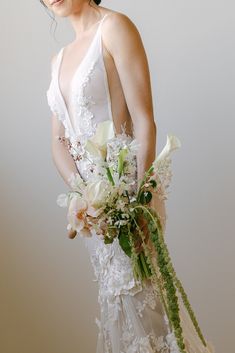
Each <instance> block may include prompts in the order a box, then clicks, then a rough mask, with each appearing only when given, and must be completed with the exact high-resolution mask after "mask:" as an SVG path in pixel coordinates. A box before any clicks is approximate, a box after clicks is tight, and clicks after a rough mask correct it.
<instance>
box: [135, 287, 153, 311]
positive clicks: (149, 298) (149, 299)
mask: <svg viewBox="0 0 235 353" xmlns="http://www.w3.org/2000/svg"><path fill="white" fill-rule="evenodd" d="M145 292H146V294H145V298H144V300H142V301H138V303H137V305H136V309H137V311H138V315H139V316H140V317H143V310H144V309H145V307H146V305H148V306H149V307H150V308H151V309H152V310H154V309H155V308H156V298H155V293H154V290H153V288H152V286H148V287H146V289H145Z"/></svg>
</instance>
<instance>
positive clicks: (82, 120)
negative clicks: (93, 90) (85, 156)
mask: <svg viewBox="0 0 235 353" xmlns="http://www.w3.org/2000/svg"><path fill="white" fill-rule="evenodd" d="M96 64H97V60H96V61H92V63H91V66H90V67H89V69H88V70H87V72H86V74H85V75H84V76H83V78H82V79H81V81H80V82H79V88H78V89H77V88H76V86H75V88H74V90H73V91H72V99H73V107H74V116H75V117H76V123H77V124H76V125H77V127H78V132H77V138H78V139H79V141H80V143H81V145H84V143H85V142H86V140H87V139H88V138H89V137H91V136H92V135H93V134H94V133H95V131H96V127H97V123H95V122H94V121H93V118H94V113H93V112H92V111H91V106H92V105H94V104H95V101H94V100H93V96H92V95H87V93H86V87H87V85H88V83H89V82H90V80H91V77H92V74H93V72H94V69H95V66H96Z"/></svg>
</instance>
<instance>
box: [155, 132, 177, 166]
mask: <svg viewBox="0 0 235 353" xmlns="http://www.w3.org/2000/svg"><path fill="white" fill-rule="evenodd" d="M180 147H181V142H180V140H179V138H178V137H177V136H175V135H172V134H167V141H166V144H165V146H164V148H163V149H162V151H161V153H159V155H158V156H157V158H156V159H155V161H154V162H153V165H154V166H155V167H156V166H157V164H158V163H159V162H161V161H162V160H163V159H165V158H166V157H168V156H169V155H170V153H171V152H172V151H174V150H176V149H178V148H180Z"/></svg>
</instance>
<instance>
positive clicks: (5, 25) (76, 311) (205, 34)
mask: <svg viewBox="0 0 235 353" xmlns="http://www.w3.org/2000/svg"><path fill="white" fill-rule="evenodd" d="M102 5H103V6H105V7H108V8H111V9H114V10H116V11H119V12H123V13H125V14H126V15H127V16H129V17H130V19H131V20H132V21H133V22H134V23H135V24H136V26H137V28H138V29H139V32H140V34H141V36H142V40H143V42H144V46H145V49H146V52H147V56H148V59H149V66H150V70H151V79H152V90H153V97H154V109H155V119H156V122H157V127H158V136H157V146H158V148H157V152H158V153H159V152H160V151H161V149H162V148H163V146H164V145H165V143H166V136H167V134H168V133H173V134H175V135H176V136H177V137H178V138H179V139H180V140H181V143H182V146H181V148H180V149H179V150H177V151H175V152H174V153H173V154H172V170H173V177H172V183H171V186H170V190H169V196H168V200H167V201H166V206H167V213H168V223H167V231H166V232H167V234H166V239H167V242H168V247H169V250H170V254H171V257H172V260H173V263H174V266H175V268H176V271H177V273H178V276H179V278H180V279H181V280H182V282H183V284H184V287H185V289H186V292H187V294H188V296H189V298H190V301H191V305H192V307H193V309H194V311H195V313H196V316H197V319H198V322H199V325H200V327H201V329H202V331H203V333H204V335H205V336H206V337H207V338H209V339H210V340H212V341H213V343H214V345H215V347H216V352H217V353H233V352H234V332H233V331H234V327H235V308H234V297H235V284H234V253H235V252H234V251H235V249H234V245H235V239H234V236H235V234H234V226H235V222H234V220H235V216H234V211H235V207H234V196H235V191H234V180H235V164H234V133H235V123H234V118H235V116H234V111H235V109H234V108H235V103H234V101H235V100H234V98H235V97H234V95H235V87H234V86H235V81H234V79H235V71H234V63H235V31H234V30H235V21H234V20H235V18H234V13H235V5H234V2H233V1H229V0H223V1H218V0H213V1H212V0H206V1H205V0H197V1H192V0H187V1H186V0H177V1H175V0H174V1H172V0H165V1H157V0H148V1H134V0H129V1H124V0H119V1H116V0H109V1H108V0H107V1H104V2H102ZM0 16H1V32H0V39H1V57H0V61H1V65H0V74H1V80H0V90H1V92H0V93H1V106H0V109H1V138H0V144H1V146H0V151H1V183H0V188H1V210H0V218H1V240H0V269H1V276H0V286H1V288H0V317H1V319H0V352H1V353H95V347H96V337H97V327H96V324H95V317H96V316H97V317H99V307H98V303H97V296H98V289H97V282H95V281H94V274H93V269H92V267H91V264H90V260H89V258H88V254H87V251H86V248H85V246H84V244H83V241H82V239H81V238H78V237H77V238H75V239H74V240H70V239H68V237H67V231H66V225H67V222H66V210H65V209H61V208H59V207H58V206H57V205H56V198H57V195H58V194H60V193H63V192H65V191H67V187H66V185H65V184H64V182H63V180H62V179H61V177H60V176H59V174H58V172H57V170H56V168H55V166H54V164H53V162H52V157H51V149H50V132H51V125H50V123H51V120H50V119H51V112H50V110H49V107H48V105H47V101H46V90H47V89H48V87H49V82H50V61H51V57H52V55H54V54H55V53H57V52H58V51H59V49H60V48H61V47H62V46H64V45H66V44H68V43H69V42H70V41H72V40H73V38H74V33H73V30H72V27H71V26H70V23H69V21H68V19H65V18H64V19H59V18H57V22H58V26H57V29H56V31H55V36H54V35H53V28H52V29H51V30H50V26H51V23H52V20H51V19H50V17H49V16H48V14H47V13H46V11H45V10H44V8H43V7H42V6H41V5H40V3H39V0H38V1H35V0H34V1H29V0H25V1H3V2H1V4H0ZM133 60H134V58H133Z"/></svg>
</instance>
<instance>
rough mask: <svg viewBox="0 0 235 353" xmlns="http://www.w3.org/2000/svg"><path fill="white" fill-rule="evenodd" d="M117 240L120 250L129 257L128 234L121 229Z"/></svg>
mask: <svg viewBox="0 0 235 353" xmlns="http://www.w3.org/2000/svg"><path fill="white" fill-rule="evenodd" d="M118 238H119V244H120V246H121V248H122V250H123V251H124V252H125V253H126V255H127V256H129V257H131V244H130V240H129V235H128V232H127V231H126V230H125V229H123V230H122V229H121V231H120V233H119V237H118Z"/></svg>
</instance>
